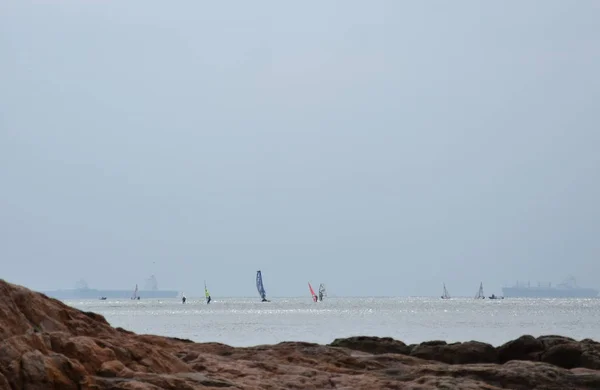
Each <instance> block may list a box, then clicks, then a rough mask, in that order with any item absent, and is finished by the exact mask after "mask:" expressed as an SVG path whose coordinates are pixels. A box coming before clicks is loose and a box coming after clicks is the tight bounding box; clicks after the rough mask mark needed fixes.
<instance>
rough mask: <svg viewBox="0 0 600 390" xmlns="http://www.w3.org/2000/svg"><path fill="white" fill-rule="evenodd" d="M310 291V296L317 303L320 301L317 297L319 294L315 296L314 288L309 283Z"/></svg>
mask: <svg viewBox="0 0 600 390" xmlns="http://www.w3.org/2000/svg"><path fill="white" fill-rule="evenodd" d="M308 289H309V290H310V295H311V296H312V300H313V301H314V302H317V301H318V300H319V297H317V294H315V290H313V288H312V286H311V285H310V282H308Z"/></svg>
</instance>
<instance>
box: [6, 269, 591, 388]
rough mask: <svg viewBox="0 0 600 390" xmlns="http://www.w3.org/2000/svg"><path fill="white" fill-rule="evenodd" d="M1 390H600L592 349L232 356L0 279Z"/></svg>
mask: <svg viewBox="0 0 600 390" xmlns="http://www.w3.org/2000/svg"><path fill="white" fill-rule="evenodd" d="M0 295H1V296H2V299H1V300H0V389H1V390H4V389H25V390H37V389H40V390H41V389H95V390H103V389H139V390H142V389H153V390H156V389H466V390H468V389H488V390H491V389H517V390H520V389H523V390H525V389H600V371H596V370H598V369H600V344H598V343H597V342H595V341H593V340H589V339H586V340H582V341H577V340H573V339H570V338H568V337H561V336H542V337H538V338H534V337H532V336H522V337H520V338H518V339H516V340H513V341H510V342H508V343H506V344H504V345H502V346H499V347H497V348H495V347H493V346H491V345H489V344H486V343H481V342H477V341H467V342H463V343H451V344H448V343H446V342H444V341H433V342H425V343H421V344H415V345H406V344H405V343H403V342H402V341H399V340H394V339H391V338H380V337H351V338H344V339H336V340H335V341H333V342H332V343H331V344H330V345H319V344H312V343H303V342H285V343H280V344H277V345H267V346H256V347H251V348H233V347H230V346H227V345H223V344H219V343H202V344H198V343H193V342H190V341H189V340H183V339H175V338H168V337H159V336H152V335H137V334H134V333H132V332H128V331H126V330H123V329H118V328H113V327H111V326H110V325H109V324H108V323H107V322H106V320H105V319H104V317H102V316H100V315H98V314H94V313H85V312H82V311H79V310H76V309H74V308H71V307H69V306H66V305H64V304H63V303H61V302H60V301H57V300H54V299H51V298H48V297H46V296H44V295H42V294H39V293H35V292H32V291H30V290H27V289H25V288H23V287H20V286H16V285H13V284H9V283H6V282H4V281H2V280H0Z"/></svg>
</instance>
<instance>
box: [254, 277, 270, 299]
mask: <svg viewBox="0 0 600 390" xmlns="http://www.w3.org/2000/svg"><path fill="white" fill-rule="evenodd" d="M256 289H257V290H258V294H259V295H260V298H261V302H270V301H269V300H268V299H267V292H266V291H265V286H264V285H263V280H262V273H261V272H260V270H259V271H256Z"/></svg>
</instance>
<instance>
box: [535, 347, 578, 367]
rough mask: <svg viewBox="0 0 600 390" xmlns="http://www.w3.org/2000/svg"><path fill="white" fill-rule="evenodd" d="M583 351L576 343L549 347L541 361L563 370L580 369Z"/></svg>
mask: <svg viewBox="0 0 600 390" xmlns="http://www.w3.org/2000/svg"><path fill="white" fill-rule="evenodd" d="M582 354H583V349H582V348H581V345H579V344H577V343H564V344H556V345H553V346H551V347H550V348H549V349H548V350H547V351H545V352H544V353H543V354H542V355H541V361H543V362H545V363H550V364H554V365H555V366H558V367H563V368H575V367H581V355H582Z"/></svg>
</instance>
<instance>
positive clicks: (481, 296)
mask: <svg viewBox="0 0 600 390" xmlns="http://www.w3.org/2000/svg"><path fill="white" fill-rule="evenodd" d="M475 299H485V294H484V293H483V283H482V282H480V283H479V291H477V295H475Z"/></svg>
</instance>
